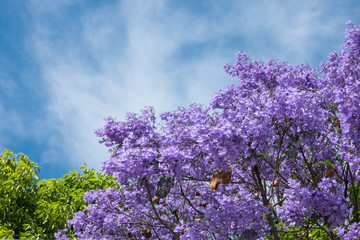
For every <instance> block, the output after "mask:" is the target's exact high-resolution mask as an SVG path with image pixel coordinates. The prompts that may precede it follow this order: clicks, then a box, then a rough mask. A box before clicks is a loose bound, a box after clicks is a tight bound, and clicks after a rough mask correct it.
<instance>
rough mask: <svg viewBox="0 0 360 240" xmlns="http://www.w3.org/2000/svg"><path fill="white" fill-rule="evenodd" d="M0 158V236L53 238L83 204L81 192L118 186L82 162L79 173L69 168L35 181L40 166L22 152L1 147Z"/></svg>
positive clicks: (2, 237) (81, 208)
mask: <svg viewBox="0 0 360 240" xmlns="http://www.w3.org/2000/svg"><path fill="white" fill-rule="evenodd" d="M0 159H1V160H0V170H1V171H0V183H1V187H0V238H1V239H4V238H10V239H11V238H21V239H51V238H54V233H56V232H57V231H59V230H61V229H65V228H67V220H69V219H72V218H73V216H74V213H75V212H78V211H81V210H83V208H84V207H85V206H86V205H87V203H85V202H84V201H83V196H84V193H85V192H87V191H91V190H96V189H106V188H108V187H112V188H119V184H118V182H117V180H116V179H115V178H114V177H112V176H109V175H107V174H105V173H102V172H95V170H94V169H87V168H86V164H85V163H84V166H83V167H81V168H80V170H81V171H82V173H81V174H80V173H78V172H77V171H70V173H69V174H65V175H64V176H63V177H62V178H59V179H48V180H41V181H38V179H39V172H40V168H39V167H38V166H37V164H36V163H34V162H32V161H30V160H29V158H28V157H27V156H25V155H24V154H19V156H17V155H16V154H14V153H12V152H11V151H10V150H5V151H4V152H3V154H2V155H0ZM68 230H69V233H70V235H71V229H68Z"/></svg>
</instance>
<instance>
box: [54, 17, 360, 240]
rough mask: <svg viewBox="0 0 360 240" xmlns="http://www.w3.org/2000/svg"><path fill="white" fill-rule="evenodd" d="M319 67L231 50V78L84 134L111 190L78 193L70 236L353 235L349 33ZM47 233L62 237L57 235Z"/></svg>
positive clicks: (358, 104) (359, 67) (358, 137)
mask: <svg viewBox="0 0 360 240" xmlns="http://www.w3.org/2000/svg"><path fill="white" fill-rule="evenodd" d="M348 24H349V26H350V29H349V30H347V33H346V42H345V44H344V45H343V49H342V51H341V53H336V52H333V53H331V54H330V55H329V58H328V60H327V61H326V62H322V63H321V67H320V68H319V69H316V68H313V67H311V66H309V65H307V64H302V65H298V66H292V65H290V64H287V63H283V62H279V61H276V60H274V59H270V60H269V61H268V62H267V63H264V62H262V61H252V60H251V59H250V58H249V57H248V56H247V55H246V54H245V53H243V52H240V53H238V55H237V59H236V61H235V63H234V64H226V65H225V71H226V72H227V73H228V74H229V75H230V76H232V77H236V78H238V79H239V84H237V85H230V86H228V87H227V88H226V89H224V90H221V91H219V92H218V93H216V94H215V95H214V97H213V98H212V100H211V102H210V105H209V106H201V105H196V104H193V105H191V106H190V107H188V108H184V107H182V108H179V109H178V110H175V111H172V112H165V113H162V114H160V121H158V120H156V115H155V111H154V109H153V108H151V107H146V108H145V109H143V110H142V111H141V113H140V114H133V113H131V114H130V113H129V114H127V115H126V120H125V121H123V122H119V121H116V120H115V119H113V118H107V119H106V124H105V126H104V127H103V128H102V129H100V130H98V131H97V132H96V133H97V135H98V136H99V137H100V139H101V140H100V142H101V143H104V144H105V146H107V147H109V151H110V153H111V157H110V158H109V159H108V160H107V161H106V162H105V163H104V170H105V171H106V172H107V173H108V174H111V175H114V176H116V177H117V179H118V180H119V183H120V184H121V185H122V186H123V189H122V190H121V191H120V190H118V189H106V190H99V191H91V192H88V193H85V195H84V199H85V201H87V202H90V203H91V204H90V205H89V206H86V207H85V208H84V209H85V210H84V211H81V212H78V213H76V215H75V218H74V219H73V220H71V221H69V225H70V226H71V227H72V228H73V229H74V231H75V235H76V236H77V237H79V239H89V238H94V239H97V238H99V239H100V238H106V239H140V238H142V239H259V238H266V239H294V238H297V239H300V238H302V237H306V238H309V237H313V238H316V239H321V238H322V239H338V238H343V239H357V238H358V237H360V235H359V232H360V226H359V212H360V209H359V204H360V201H359V199H360V195H359V192H360V185H359V178H360V177H359V163H360V155H359V154H360V98H359V93H360V28H359V26H356V25H354V24H352V23H348ZM58 237H59V238H66V234H65V233H59V235H58Z"/></svg>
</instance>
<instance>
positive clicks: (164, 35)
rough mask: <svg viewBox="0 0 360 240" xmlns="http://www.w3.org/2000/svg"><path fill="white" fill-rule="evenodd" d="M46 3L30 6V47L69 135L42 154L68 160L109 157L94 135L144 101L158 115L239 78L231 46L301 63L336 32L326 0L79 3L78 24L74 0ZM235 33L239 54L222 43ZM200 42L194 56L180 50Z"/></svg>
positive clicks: (56, 117)
mask: <svg viewBox="0 0 360 240" xmlns="http://www.w3.org/2000/svg"><path fill="white" fill-rule="evenodd" d="M39 4H40V5H41V6H40V5H39ZM42 4H43V3H42V1H40V2H34V4H33V8H34V15H33V17H34V32H33V35H32V36H31V37H32V40H31V43H32V44H33V46H34V52H36V56H37V59H38V60H39V61H40V63H41V67H42V72H43V77H44V81H45V82H46V86H47V88H48V93H49V96H50V102H49V105H48V120H49V122H48V123H47V124H48V126H50V125H51V123H56V124H55V127H56V128H57V131H58V132H59V133H61V136H62V137H61V138H60V141H64V142H62V143H59V142H57V141H56V139H52V140H51V141H50V143H49V144H50V145H53V147H52V148H51V149H49V151H48V152H46V153H44V158H46V156H55V155H56V152H60V151H64V152H65V153H66V154H67V155H68V156H69V158H70V159H69V163H72V164H73V165H72V166H79V165H80V164H81V162H83V161H85V162H87V163H88V165H90V166H92V167H98V166H99V164H100V163H101V162H103V161H104V160H105V159H106V158H107V154H106V150H105V148H104V147H103V146H100V145H99V144H98V143H97V139H96V137H95V136H94V134H93V130H94V129H95V128H98V127H101V126H102V124H103V122H102V119H103V118H104V117H106V116H108V115H112V116H117V117H118V118H119V119H122V117H123V116H124V115H125V113H126V112H129V111H131V112H134V111H135V112H137V111H138V110H140V109H141V108H143V106H145V105H152V106H155V108H156V110H157V112H161V111H165V110H173V109H175V108H176V107H177V106H178V105H183V106H184V105H185V106H186V105H188V104H189V103H192V102H200V103H204V104H206V103H208V101H209V100H210V98H211V96H212V94H213V93H214V92H215V91H217V90H219V89H220V88H223V87H225V86H226V85H228V83H230V82H231V81H233V80H232V79H230V78H229V77H227V76H226V75H225V73H223V70H222V65H223V64H224V63H225V62H226V61H230V62H231V61H232V60H233V59H234V56H235V51H237V50H245V51H246V50H249V52H250V55H251V54H254V56H252V58H253V59H256V58H262V59H264V60H265V59H266V58H269V57H276V58H279V59H280V60H289V61H292V62H295V63H298V62H304V61H306V60H307V59H308V56H309V55H310V56H314V51H315V48H317V47H319V44H321V43H319V42H318V40H317V39H316V38H318V37H319V35H321V33H325V34H326V36H329V35H331V34H333V33H334V30H333V28H332V27H329V26H325V25H324V20H323V17H324V15H323V12H322V8H321V3H313V2H312V1H306V3H302V4H300V3H299V2H295V1H291V3H288V2H286V3H283V2H280V1H278V2H271V3H270V2H267V1H261V2H254V3H253V2H251V3H250V2H246V3H244V2H242V3H237V4H236V3H233V4H230V5H229V6H227V7H226V11H225V12H224V10H223V9H222V7H220V6H219V5H217V4H216V2H213V3H212V4H213V9H212V10H211V11H212V14H213V15H204V14H202V15H200V16H198V15H194V14H191V13H189V12H186V11H185V10H184V9H172V8H170V7H169V6H168V5H169V4H170V1H120V2H116V3H112V4H108V5H106V6H105V5H104V6H103V7H100V8H99V7H98V8H95V9H91V8H86V7H84V6H81V13H82V15H81V16H80V17H79V18H76V19H74V20H73V21H71V19H69V18H70V17H71V16H70V15H66V11H67V8H69V6H70V7H71V6H73V5H76V4H74V3H73V2H71V1H70V2H67V3H65V4H61V5H59V4H55V6H54V5H53V3H52V2H51V3H47V5H46V6H43V5H42ZM49 4H50V5H49ZM323 4H324V2H323ZM39 6H40V7H39ZM53 12H56V14H55V15H54V16H52V13H53ZM199 14H200V13H199ZM327 19H329V18H327ZM63 20H65V23H66V24H67V25H66V26H62V25H61V23H60V22H61V21H63ZM334 21H335V20H334ZM69 22H71V24H70V25H69ZM59 25H61V26H59ZM54 26H55V27H54ZM56 27H59V28H58V29H57V28H56ZM230 38H237V39H239V40H238V41H239V46H238V47H237V49H236V50H234V49H233V47H229V46H226V45H224V42H225V43H226V41H227V40H228V39H230ZM323 38H324V37H323ZM323 38H320V40H321V39H323ZM209 42H211V43H212V44H210V47H209V46H208V45H207V44H208V43H209ZM250 43H251V44H250ZM196 44H198V45H199V46H200V47H199V49H198V52H191V53H184V52H182V51H183V50H184V47H185V46H187V45H196ZM241 44H243V45H241ZM250 45H251V46H250ZM307 45H310V46H309V47H307ZM243 48H246V49H243ZM311 54H313V55H311ZM181 55H184V56H185V57H184V56H183V57H179V56H181ZM59 148H60V149H59Z"/></svg>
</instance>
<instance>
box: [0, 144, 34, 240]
mask: <svg viewBox="0 0 360 240" xmlns="http://www.w3.org/2000/svg"><path fill="white" fill-rule="evenodd" d="M39 172H40V168H39V167H38V166H37V165H36V163H34V162H32V161H30V160H29V158H28V157H27V156H25V155H24V154H22V153H20V154H19V155H18V156H17V155H16V154H14V153H12V152H11V151H10V150H5V151H4V152H3V154H2V155H1V156H0V183H1V188H0V222H1V223H2V224H1V227H0V229H1V230H0V231H1V234H4V235H8V234H10V231H13V236H12V237H13V238H19V237H20V235H19V233H20V232H21V231H22V226H23V225H24V224H26V223H28V222H32V221H33V219H34V217H35V213H34V211H35V209H36V205H37V198H38V197H37V185H36V182H37V180H38V179H39Z"/></svg>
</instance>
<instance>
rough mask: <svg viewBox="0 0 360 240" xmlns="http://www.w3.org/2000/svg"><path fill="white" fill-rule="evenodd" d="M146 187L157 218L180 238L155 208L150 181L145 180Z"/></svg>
mask: <svg viewBox="0 0 360 240" xmlns="http://www.w3.org/2000/svg"><path fill="white" fill-rule="evenodd" d="M145 187H146V191H147V194H148V199H149V202H150V204H151V208H152V209H153V211H154V213H155V216H156V218H157V219H158V220H159V221H160V222H161V223H162V224H163V225H164V227H165V228H167V229H168V230H169V231H170V232H171V233H172V234H173V235H174V236H175V237H176V238H178V239H180V237H179V235H178V234H177V233H176V232H174V230H173V229H172V228H171V227H170V226H168V225H167V224H166V222H165V221H164V220H163V219H162V218H161V217H160V215H159V213H158V212H157V210H156V208H155V205H154V203H153V201H152V196H151V193H150V188H149V184H148V181H147V180H145Z"/></svg>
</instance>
